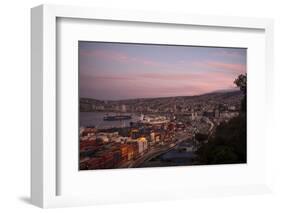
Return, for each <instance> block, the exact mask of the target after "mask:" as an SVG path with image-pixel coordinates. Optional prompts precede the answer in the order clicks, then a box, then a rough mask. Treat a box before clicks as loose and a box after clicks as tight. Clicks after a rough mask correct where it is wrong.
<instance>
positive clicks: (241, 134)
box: [197, 75, 247, 164]
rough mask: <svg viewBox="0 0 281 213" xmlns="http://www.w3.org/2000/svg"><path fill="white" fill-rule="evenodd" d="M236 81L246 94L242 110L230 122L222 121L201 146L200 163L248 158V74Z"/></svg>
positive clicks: (240, 161) (242, 102)
mask: <svg viewBox="0 0 281 213" xmlns="http://www.w3.org/2000/svg"><path fill="white" fill-rule="evenodd" d="M234 83H235V84H236V85H237V86H238V87H239V88H240V90H241V91H242V92H243V94H244V96H243V98H242V100H241V112H240V113H239V116H237V117H235V118H233V119H231V120H230V121H229V122H227V123H225V122H224V123H221V124H220V125H219V126H218V127H217V128H216V132H215V135H214V136H212V137H211V138H210V139H209V141H208V143H206V144H202V145H201V146H200V147H199V149H198V150H197V155H198V161H199V163H200V164H225V163H245V162H246V160H247V154H246V153H247V143H246V142H247V123H246V100H247V77H246V75H239V76H238V78H237V79H235V81H234Z"/></svg>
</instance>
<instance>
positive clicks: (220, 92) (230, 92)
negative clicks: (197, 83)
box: [80, 89, 242, 103]
mask: <svg viewBox="0 0 281 213" xmlns="http://www.w3.org/2000/svg"><path fill="white" fill-rule="evenodd" d="M223 94H226V96H229V95H230V96H231V95H232V96H235V95H239V96H240V95H242V92H241V91H240V90H238V89H229V90H216V91H212V92H208V93H203V94H200V95H189V96H188V95H187V96H168V97H154V98H132V99H121V100H99V99H94V98H84V97H82V98H80V102H81V101H82V102H89V101H90V102H96V103H105V102H111V103H112V102H130V101H137V100H142V101H145V100H159V99H178V98H187V99H193V98H200V97H206V96H210V97H211V96H220V95H222V96H223Z"/></svg>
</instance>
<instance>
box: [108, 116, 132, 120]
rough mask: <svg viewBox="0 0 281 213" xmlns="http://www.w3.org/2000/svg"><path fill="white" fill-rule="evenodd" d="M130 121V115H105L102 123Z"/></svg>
mask: <svg viewBox="0 0 281 213" xmlns="http://www.w3.org/2000/svg"><path fill="white" fill-rule="evenodd" d="M130 119H132V116H131V115H105V116H104V117H103V120H104V121H123V120H130Z"/></svg>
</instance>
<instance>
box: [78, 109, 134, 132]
mask: <svg viewBox="0 0 281 213" xmlns="http://www.w3.org/2000/svg"><path fill="white" fill-rule="evenodd" d="M107 114H108V115H114V113H110V112H109V113H107ZM119 114H121V115H122V113H118V115H119ZM124 114H126V115H128V113H124ZM130 115H131V116H132V119H129V120H122V121H104V120H103V118H104V116H106V113H104V112H80V126H84V127H87V126H95V127H96V128H99V129H102V128H111V127H127V126H129V125H130V122H135V121H137V120H138V119H139V116H138V115H135V114H130Z"/></svg>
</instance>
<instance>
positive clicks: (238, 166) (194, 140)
mask: <svg viewBox="0 0 281 213" xmlns="http://www.w3.org/2000/svg"><path fill="white" fill-rule="evenodd" d="M31 15H32V17H31V24H32V30H31V41H32V47H31V52H32V119H31V120H32V147H31V153H32V162H31V168H32V172H31V178H32V179H31V183H32V184H31V200H32V203H33V204H35V205H37V206H40V207H57V206H74V205H90V204H100V203H118V202H139V201H146V200H167V199H182V198H188V197H200V196H214V195H218V196H221V195H241V194H254V193H265V192H270V191H271V189H270V186H271V164H270V154H269V152H270V141H271V140H270V135H271V134H270V132H271V131H272V122H271V119H272V105H273V100H272V98H271V97H272V95H271V91H272V87H273V85H272V82H273V81H272V79H273V62H272V60H273V21H272V20H270V19H256V18H238V17H216V16H194V15H187V14H172V13H170V14H167V13H160V12H154V13H153V12H148V11H123V10H112V9H99V8H82V7H81V8H80V7H68V6H52V5H42V6H39V7H35V8H33V9H32V10H31Z"/></svg>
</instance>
